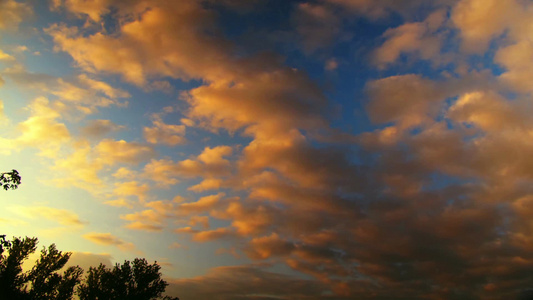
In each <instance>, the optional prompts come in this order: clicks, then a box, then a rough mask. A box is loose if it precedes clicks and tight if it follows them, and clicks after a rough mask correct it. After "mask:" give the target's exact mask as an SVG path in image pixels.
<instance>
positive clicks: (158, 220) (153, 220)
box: [120, 210, 164, 231]
mask: <svg viewBox="0 0 533 300" xmlns="http://www.w3.org/2000/svg"><path fill="white" fill-rule="evenodd" d="M120 218H121V219H123V220H126V221H130V222H131V223H129V224H127V225H126V226H125V227H126V228H129V229H136V230H145V231H161V230H162V229H163V226H162V221H163V220H164V216H163V215H161V214H159V213H157V212H155V211H153V210H143V211H141V212H136V213H133V214H127V215H122V216H120Z"/></svg>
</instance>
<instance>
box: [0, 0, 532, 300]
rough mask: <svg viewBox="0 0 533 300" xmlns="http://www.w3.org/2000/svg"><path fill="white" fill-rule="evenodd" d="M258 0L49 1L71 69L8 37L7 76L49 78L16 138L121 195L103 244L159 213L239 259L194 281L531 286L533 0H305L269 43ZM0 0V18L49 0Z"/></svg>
mask: <svg viewBox="0 0 533 300" xmlns="http://www.w3.org/2000/svg"><path fill="white" fill-rule="evenodd" d="M261 2H262V1H254V2H247V1H224V2H210V1H200V0H186V1H173V2H165V1H147V0H136V1H131V2H129V3H128V4H127V5H126V4H124V2H122V1H114V0H107V1H76V0H64V1H53V2H51V5H50V8H51V10H52V12H51V13H52V14H57V15H61V16H68V17H69V18H71V19H74V20H77V21H79V22H77V23H76V22H67V21H65V22H56V21H51V22H49V26H48V27H47V28H46V29H44V34H45V35H46V38H47V39H48V40H50V42H51V43H53V51H55V52H54V54H55V55H64V56H66V57H68V59H69V61H70V62H71V63H72V66H71V68H72V70H75V72H74V73H75V75H71V76H66V75H65V76H63V75H61V76H60V75H57V73H54V74H55V75H49V74H44V73H39V72H36V71H29V70H28V68H27V67H26V66H24V63H23V61H24V59H23V58H22V56H21V55H20V54H16V51H14V50H13V49H14V48H11V49H7V48H6V49H5V50H2V51H1V52H0V61H1V62H2V63H3V65H2V66H3V69H1V71H0V75H1V76H2V77H1V78H5V80H7V82H9V83H13V84H14V85H16V86H18V87H21V88H25V89H28V90H31V91H32V93H34V94H35V97H33V98H31V99H30V100H28V101H26V103H25V104H23V105H22V110H23V111H24V113H25V115H24V117H22V119H20V120H18V119H17V121H16V122H15V123H16V124H12V125H9V126H12V128H13V131H6V132H9V134H6V135H4V136H3V137H1V138H0V139H1V140H0V142H1V146H0V152H1V153H2V154H10V155H15V154H17V153H19V152H21V151H23V150H24V149H29V150H31V151H35V152H36V153H37V154H38V156H39V157H40V158H41V159H42V160H43V161H44V163H43V164H44V165H45V166H46V167H47V168H49V169H50V170H53V171H54V174H53V176H52V178H48V180H46V183H47V184H48V185H52V186H55V187H58V188H66V187H75V188H79V189H82V190H85V191H87V192H88V193H89V195H90V196H91V197H93V198H94V200H95V202H98V205H101V206H102V207H104V208H102V207H100V209H102V210H107V209H109V208H110V207H109V206H112V209H116V210H113V212H119V213H117V214H116V218H115V219H114V220H113V222H120V223H118V224H122V225H121V226H122V227H120V228H119V229H117V230H116V232H107V230H106V232H101V231H103V230H92V229H88V230H87V232H84V233H82V234H81V236H82V237H83V238H84V239H85V240H88V241H90V242H92V243H94V244H96V245H99V246H102V247H104V249H107V248H111V249H116V250H117V251H121V252H131V251H134V250H137V249H140V248H141V247H143V245H137V244H134V243H132V242H129V240H130V239H129V238H122V237H121V234H123V233H124V232H130V233H132V234H139V235H140V234H145V233H149V234H150V235H151V236H161V237H162V238H161V243H162V244H163V245H164V247H162V248H168V249H172V251H175V252H176V253H177V252H178V251H187V249H188V247H187V246H185V247H183V246H182V244H187V245H189V246H191V247H205V248H204V249H211V248H208V247H212V248H213V249H211V250H213V251H212V252H213V255H215V254H214V253H215V252H217V251H218V253H232V254H233V255H234V256H235V257H234V258H235V259H238V260H239V262H241V263H242V264H241V265H234V266H227V264H222V263H221V262H220V261H217V262H215V263H213V264H212V265H210V267H211V269H210V270H209V271H208V272H207V273H206V274H205V275H202V276H196V277H193V278H181V279H173V280H172V284H171V286H170V289H171V290H172V291H175V293H176V294H177V295H179V296H180V297H183V298H188V299H207V298H212V299H222V300H223V299H354V298H357V299H504V298H505V299H513V298H516V297H518V296H520V294H521V293H525V292H527V289H528V288H531V286H529V285H530V282H531V280H532V279H533V278H532V275H531V274H530V272H529V270H530V268H531V267H532V266H533V256H532V255H531V250H532V249H533V244H532V243H533V239H532V238H531V229H532V228H531V222H530V221H529V220H530V219H531V217H532V214H533V209H532V208H531V207H532V203H533V197H532V194H531V193H532V192H533V191H532V190H531V187H530V186H531V181H532V180H533V172H532V171H531V170H533V168H532V167H533V160H532V159H531V155H530V153H531V150H533V143H531V142H530V141H531V139H530V136H531V135H532V132H533V128H532V125H533V124H532V122H531V121H530V116H531V113H532V107H531V100H532V99H531V96H532V89H531V85H530V84H529V78H531V76H529V75H531V73H532V71H531V70H533V65H532V64H531V57H532V54H533V44H531V41H530V39H531V33H530V30H528V29H530V28H531V26H532V25H533V13H532V12H533V5H532V4H531V3H529V2H527V1H518V0H516V1H514V0H513V1H486V0H483V1H481V0H459V1H455V0H442V1H433V2H432V3H428V2H427V1H418V0H413V1H402V5H399V4H398V2H397V1H366V0H352V1H344V0H322V1H313V2H308V1H300V2H298V3H295V4H291V5H287V6H286V7H285V6H283V7H282V6H280V8H279V10H280V11H283V14H282V15H283V18H284V22H279V23H280V24H282V25H279V24H278V25H276V24H274V23H275V22H271V23H268V22H267V23H268V24H267V25H263V26H265V27H266V28H260V29H257V32H266V31H268V30H272V31H273V32H274V33H273V34H270V33H269V34H266V33H265V34H264V38H263V36H262V37H261V39H262V40H264V42H265V43H267V44H268V42H271V43H273V44H274V46H272V47H270V46H269V47H270V48H269V49H267V50H268V51H257V49H256V48H255V47H254V43H257V37H254V36H253V34H251V35H250V33H249V32H245V31H240V30H239V29H236V28H234V27H232V26H231V24H230V22H228V21H227V20H228V19H229V17H231V18H234V20H238V21H235V22H251V21H250V20H249V19H248V20H247V19H246V16H248V15H249V16H252V17H251V18H253V16H257V14H261V13H263V11H268V9H269V8H267V7H266V6H265V5H264V3H261ZM0 3H1V5H0V8H1V7H5V8H6V10H4V12H2V13H0V17H1V14H5V15H6V16H7V17H5V18H4V20H5V21H0V29H4V28H5V30H16V28H17V27H19V26H22V23H21V22H22V20H23V19H22V16H26V15H29V14H31V11H32V9H31V8H30V6H29V5H26V4H21V3H18V2H15V1H13V0H9V1H4V2H0ZM0 11H2V10H1V9H0ZM268 12H269V13H272V11H268ZM254 14H256V15H254ZM0 20H2V19H1V18H0ZM65 20H67V19H65ZM354 20H357V22H356V21H354ZM2 22H3V23H2ZM226 22H227V23H226ZM4 23H5V24H4ZM80 24H83V25H80ZM246 24H248V25H250V26H251V23H246ZM254 24H255V23H254ZM257 24H259V23H257ZM257 24H256V25H257ZM361 24H363V25H361ZM383 24H385V25H383ZM257 26H260V25H257ZM276 26H278V27H276ZM272 27H274V29H273V28H272ZM356 29H357V30H360V31H357V30H356ZM362 29H368V32H365V33H363V32H362ZM358 34H359V35H360V36H361V37H359V36H358ZM273 35H276V38H273V37H272V36H273ZM363 43H364V45H365V46H364V47H363V46H362V44H363ZM356 48H357V51H355V50H354V49H356ZM346 49H350V50H349V51H348V50H346ZM49 50H51V49H49ZM346 51H348V52H349V54H346ZM276 52H281V53H276ZM354 52H355V53H354ZM295 53H296V54H295ZM356 54H357V55H356ZM295 56H296V57H297V58H294V57H295ZM354 57H357V59H356V60H357V61H354ZM317 66H319V67H318V69H319V71H317ZM323 66H326V67H325V69H326V71H327V72H325V73H324V67H323ZM358 68H359V69H360V70H359V69H358ZM354 70H355V71H354ZM334 76H336V78H334ZM330 77H331V78H333V79H329V78H330ZM323 78H328V79H323ZM3 80H4V79H3ZM330 80H331V81H334V82H333V83H331V82H329V81H330ZM339 82H341V83H339ZM354 82H357V88H356V89H357V90H354V88H353V86H354V85H355V83H354ZM332 86H333V88H331V87H332ZM346 86H349V87H350V88H346ZM335 88H337V89H339V92H338V94H336V93H335V92H334V91H332V90H334V89H335ZM341 90H342V91H341ZM160 91H162V92H163V93H162V94H164V95H166V96H161V95H160V94H158V93H159V92H160ZM176 91H179V92H176ZM165 93H166V94H165ZM354 94H355V95H358V96H357V98H356V99H352V98H353V95H354ZM345 95H349V96H345ZM152 97H153V98H152ZM166 97H167V98H166ZM345 97H347V98H349V99H348V100H346V99H344V98H345ZM156 98H157V99H156ZM169 98H171V99H169ZM163 99H164V100H163ZM126 100H127V101H126ZM158 101H160V102H158ZM4 102H5V100H4ZM6 103H7V102H6ZM354 103H356V108H355V110H356V113H355V116H354V114H353V113H352V112H353V107H354ZM9 109H10V111H12V108H11V107H10V108H9ZM130 113H131V116H129V115H128V114H130ZM125 115H128V117H124V116H125ZM10 118H11V117H10ZM355 119H357V120H355ZM10 122H11V121H10ZM21 155H22V154H21ZM22 211H27V212H31V213H32V214H33V215H38V216H40V217H42V218H47V219H55V220H56V221H58V222H59V223H60V224H62V225H65V226H71V225H72V226H84V224H85V223H84V222H85V221H80V218H79V217H78V215H77V214H75V213H73V212H69V211H66V210H58V209H52V208H47V207H43V206H39V207H37V206H36V207H29V208H24V209H23V210H22ZM117 220H118V221H117ZM113 224H117V223H113ZM109 231H110V230H109ZM119 232H120V233H119ZM176 241H178V242H176ZM213 245H214V246H213ZM228 245H230V246H228ZM109 246H111V247H109ZM147 248H148V247H147ZM215 248H217V249H215ZM154 253H155V252H154ZM173 253H174V252H173ZM82 256H83V255H82V254H80V258H83V257H82ZM87 259H90V257H88V258H87ZM99 259H100V260H104V261H107V260H109V258H108V257H107V256H106V257H99ZM214 260H216V259H214ZM221 265H224V266H221ZM250 279H253V280H250ZM221 282H223V283H224V284H221ZM395 297H396V298H395Z"/></svg>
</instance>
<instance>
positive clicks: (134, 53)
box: [47, 1, 226, 85]
mask: <svg viewBox="0 0 533 300" xmlns="http://www.w3.org/2000/svg"><path fill="white" fill-rule="evenodd" d="M148 7H149V8H151V9H149V10H145V8H148ZM148 7H146V6H144V5H140V6H138V7H135V9H139V11H140V12H142V13H139V12H136V13H137V14H138V15H139V19H138V20H137V21H133V22H127V23H124V25H123V26H122V28H121V35H120V36H118V37H117V38H113V37H111V36H105V35H102V34H101V33H97V34H95V35H91V36H88V37H83V36H80V35H79V32H78V30H77V29H76V28H67V27H65V26H57V25H53V26H51V27H50V28H49V29H47V32H48V33H49V34H50V35H51V36H52V37H53V38H54V42H55V43H56V45H57V48H58V49H60V50H62V51H65V52H68V53H69V54H70V55H71V56H72V57H73V59H74V60H75V61H76V62H77V63H78V65H79V66H80V67H82V68H83V69H85V70H87V71H89V72H95V71H104V72H111V73H119V74H122V75H123V77H124V79H125V80H127V81H129V82H132V83H135V84H138V85H145V84H146V76H150V75H164V76H170V77H174V78H182V79H190V78H196V77H199V76H201V75H200V74H204V73H206V72H208V73H215V74H216V73H217V71H216V68H213V67H212V66H215V65H217V63H216V62H218V63H220V62H224V61H225V60H226V59H225V58H224V55H223V54H221V53H219V52H218V51H216V49H218V48H220V46H219V45H217V43H216V42H217V41H218V39H216V38H208V37H207V36H198V35H197V34H196V32H199V31H196V30H197V29H196V27H197V26H198V25H199V26H201V27H203V28H202V29H203V30H206V31H208V30H210V29H212V26H213V25H212V24H213V22H212V15H211V14H210V13H209V12H207V11H206V10H204V9H203V8H202V7H201V6H200V5H199V3H197V2H196V1H187V2H179V3H178V2H176V3H167V4H160V5H157V6H155V5H153V3H151V4H150V5H148ZM175 12H178V13H179V17H177V16H176V15H175ZM134 13H135V12H134ZM176 32H180V34H181V36H182V38H181V39H175V38H174V36H175V34H176ZM147 33H150V34H147ZM156 40H159V41H162V42H163V43H156ZM159 44H160V45H162V47H160V46H157V45H159ZM206 45H209V47H204V46H206ZM97 53H98V54H97ZM198 58H202V59H198Z"/></svg>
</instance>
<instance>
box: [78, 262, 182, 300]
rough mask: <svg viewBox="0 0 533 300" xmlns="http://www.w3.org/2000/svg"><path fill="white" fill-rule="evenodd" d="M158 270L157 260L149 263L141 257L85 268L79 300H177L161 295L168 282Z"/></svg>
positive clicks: (79, 290) (79, 289) (176, 299)
mask: <svg viewBox="0 0 533 300" xmlns="http://www.w3.org/2000/svg"><path fill="white" fill-rule="evenodd" d="M160 269H161V267H160V266H159V265H158V264H157V262H156V263H154V264H151V265H150V264H148V262H147V261H146V259H144V258H136V259H134V260H133V263H130V262H129V261H125V262H124V264H122V265H120V264H118V263H117V264H116V265H115V266H114V267H113V268H112V269H110V268H106V266H105V265H103V264H100V266H98V267H97V268H95V267H91V268H90V269H89V272H88V276H87V279H86V281H85V282H84V283H82V284H81V285H80V286H79V288H78V295H79V297H80V300H96V299H109V300H152V299H165V300H179V299H178V298H173V297H169V296H164V297H163V296H162V294H163V292H164V291H165V289H166V287H167V286H168V283H167V282H166V281H164V280H163V279H161V273H160V272H159V271H160Z"/></svg>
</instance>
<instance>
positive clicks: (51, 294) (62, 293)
mask: <svg viewBox="0 0 533 300" xmlns="http://www.w3.org/2000/svg"><path fill="white" fill-rule="evenodd" d="M0 244H1V245H2V247H1V249H0V290H1V291H2V293H3V295H4V296H6V297H7V298H6V299H13V300H18V299H28V300H29V299H32V300H41V299H43V300H44V299H55V300H68V299H72V297H73V294H74V288H75V286H76V285H77V284H78V283H79V282H80V280H81V275H82V273H83V270H82V269H81V268H80V267H77V266H76V267H70V268H68V269H67V270H66V271H65V272H64V273H63V274H59V273H58V271H59V270H60V269H61V268H63V267H64V266H65V264H66V263H67V262H68V260H69V258H70V255H71V253H69V252H67V253H63V252H61V251H58V250H57V249H56V246H55V245H54V244H52V245H50V246H49V247H48V249H46V248H43V250H42V251H41V256H40V258H39V259H38V260H37V262H36V263H35V265H34V266H33V268H32V269H31V270H30V271H27V272H23V270H22V264H23V263H24V261H25V260H26V259H28V257H29V255H30V254H32V253H34V252H35V250H36V249H37V238H28V237H26V238H24V239H20V238H16V237H14V238H13V240H12V241H6V240H5V236H1V237H0ZM4 252H7V255H4Z"/></svg>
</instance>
